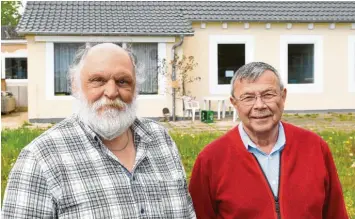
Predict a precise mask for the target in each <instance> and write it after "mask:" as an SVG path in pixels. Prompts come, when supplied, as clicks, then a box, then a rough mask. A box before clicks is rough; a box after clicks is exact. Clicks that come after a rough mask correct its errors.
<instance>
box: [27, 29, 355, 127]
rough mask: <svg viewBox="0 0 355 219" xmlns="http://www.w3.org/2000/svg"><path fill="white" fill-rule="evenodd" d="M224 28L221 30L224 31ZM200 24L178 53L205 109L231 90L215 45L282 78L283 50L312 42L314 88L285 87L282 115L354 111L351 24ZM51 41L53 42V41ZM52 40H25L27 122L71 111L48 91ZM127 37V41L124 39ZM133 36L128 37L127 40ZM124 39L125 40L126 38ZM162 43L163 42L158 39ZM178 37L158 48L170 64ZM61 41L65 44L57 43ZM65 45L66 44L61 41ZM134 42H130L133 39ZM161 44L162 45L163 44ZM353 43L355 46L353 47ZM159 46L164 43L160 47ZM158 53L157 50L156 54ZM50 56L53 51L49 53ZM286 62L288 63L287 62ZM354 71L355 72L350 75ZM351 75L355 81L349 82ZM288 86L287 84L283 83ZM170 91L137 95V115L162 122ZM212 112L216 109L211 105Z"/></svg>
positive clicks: (65, 98) (68, 103) (66, 99)
mask: <svg viewBox="0 0 355 219" xmlns="http://www.w3.org/2000/svg"><path fill="white" fill-rule="evenodd" d="M223 25H224V26H223ZM201 27H202V25H201V23H193V28H194V30H195V33H194V36H190V37H185V39H184V43H183V44H182V47H181V48H179V49H178V52H179V53H180V54H182V52H183V54H184V55H186V56H194V57H195V61H196V62H197V63H198V66H197V67H196V68H195V70H194V71H193V72H192V76H200V77H201V78H202V79H201V81H196V82H193V83H191V84H189V85H188V89H189V90H190V91H191V92H192V95H193V96H195V97H196V99H197V100H199V101H200V105H201V107H202V106H203V97H205V96H211V95H222V96H226V97H228V96H229V93H230V85H225V86H222V87H220V86H219V85H218V84H217V83H216V82H215V81H213V80H214V78H215V77H214V76H213V74H217V73H216V66H214V64H213V63H216V60H215V59H216V55H215V54H214V52H215V51H214V50H213V48H214V47H215V46H216V43H217V44H218V43H219V42H237V43H246V44H247V46H246V59H247V60H246V61H247V62H250V61H263V62H267V63H269V64H271V65H273V66H274V67H276V68H277V69H278V70H279V71H280V74H281V77H282V78H284V76H285V72H284V71H285V66H287V63H285V62H286V61H285V56H287V51H285V46H287V44H288V43H293V42H298V43H314V45H315V51H316V52H315V60H316V61H315V84H314V85H310V86H308V87H307V86H306V87H302V86H294V85H289V84H287V83H286V84H285V86H286V88H288V97H287V102H286V110H300V111H303V110H354V109H355V92H354V91H352V88H351V87H352V83H350V82H349V80H355V70H354V69H355V67H354V68H352V67H351V66H352V65H355V64H354V63H352V58H349V55H351V57H355V55H354V56H352V53H353V52H354V53H355V49H352V47H354V48H355V40H352V39H353V38H355V37H354V36H355V30H354V29H351V24H335V28H333V26H331V24H328V23H325V24H317V23H315V24H313V26H312V25H310V24H292V25H290V24H286V23H271V24H268V25H267V24H265V23H250V24H245V23H236V22H235V23H234V22H228V23H227V24H223V23H220V22H214V23H212V22H210V23H206V26H205V28H201ZM54 38H55V37H54ZM54 38H53V37H52V38H51V37H49V36H48V37H47V38H46V37H42V38H40V37H39V38H38V37H37V38H36V37H34V36H27V41H28V46H27V49H28V54H29V58H28V71H29V78H28V82H29V85H28V96H29V119H32V120H33V119H35V120H36V119H55V118H64V117H67V116H69V115H70V114H71V113H72V112H73V110H75V106H74V105H73V104H74V101H73V98H72V97H70V96H54V95H53V94H51V93H50V92H51V90H50V89H48V87H50V86H51V85H50V84H51V83H52V81H53V79H51V77H52V78H53V75H52V74H53V73H50V72H51V71H53V70H51V68H53V66H51V65H52V64H51V62H52V61H50V60H49V59H48V57H50V56H51V55H50V54H51V52H52V51H50V50H51V48H52V47H51V44H53V42H55V41H56V39H54ZM128 38H129V37H128ZM133 38H134V37H132V38H130V39H131V41H132V39H133ZM72 39H74V41H80V40H82V41H84V40H85V39H84V38H80V37H79V38H75V37H74V38H72ZM144 39H148V41H157V42H158V41H159V39H158V38H154V37H145V38H144V37H141V38H140V40H144ZM126 40H127V39H126ZM160 40H161V39H160ZM178 40H179V38H176V39H175V38H174V39H173V40H171V38H170V40H166V39H163V40H162V41H161V44H162V45H163V47H162V48H163V49H164V51H165V52H164V56H165V58H166V59H168V60H170V57H171V49H172V46H173V45H174V44H175V43H177V41H178ZM61 41H63V39H61ZM64 41H70V40H69V39H65V40H64ZM133 41H134V40H133ZM163 41H164V42H163ZM353 41H354V42H353ZM162 42H163V43H162ZM160 52H161V51H160ZM52 53H53V52H52ZM286 60H287V59H286ZM351 69H352V70H351ZM352 71H354V72H352ZM352 74H354V77H353V78H352ZM285 82H287V81H285ZM162 85H163V87H165V88H166V86H168V85H167V84H166V83H163V82H162V81H160V82H159V86H160V88H159V90H160V91H159V94H158V95H140V96H139V97H138V98H137V100H138V116H140V117H162V116H163V115H162V109H163V108H164V107H167V108H169V110H170V112H171V111H172V98H171V95H169V94H166V93H165V92H163V91H162V90H165V88H164V89H161V86H162ZM354 85H355V82H354ZM176 106H177V109H176V112H177V115H178V116H181V115H182V104H181V101H180V100H177V104H176ZM212 107H213V109H216V104H215V103H214V104H213V105H212Z"/></svg>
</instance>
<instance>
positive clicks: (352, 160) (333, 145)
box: [1, 115, 355, 219]
mask: <svg viewBox="0 0 355 219" xmlns="http://www.w3.org/2000/svg"><path fill="white" fill-rule="evenodd" d="M348 116H352V115H348ZM305 117H310V118H312V117H316V116H315V115H310V116H305ZM42 132H43V129H29V128H27V127H26V126H22V127H21V128H19V129H12V130H9V129H5V130H3V131H2V135H1V140H2V147H1V150H2V153H1V165H2V172H1V192H2V193H1V200H2V198H3V193H4V190H5V187H6V183H7V177H8V174H9V171H10V170H11V167H12V165H13V164H14V162H15V161H16V158H17V156H18V154H19V152H20V150H21V149H22V147H23V146H25V145H27V144H28V143H29V142H31V141H32V140H33V139H34V138H35V137H37V136H38V135H40V134H41V133H42ZM187 132H188V131H187ZM222 134H223V133H222V132H211V133H207V132H203V133H193V134H191V132H188V133H186V132H179V131H173V132H171V136H172V138H173V139H174V140H175V142H176V144H177V146H178V148H179V151H180V154H181V158H182V161H183V164H184V167H185V170H186V175H187V178H188V180H189V179H190V175H191V170H192V167H193V164H194V162H195V159H196V157H197V155H198V153H199V152H200V151H201V150H202V149H203V147H204V146H205V145H206V144H208V143H210V142H211V141H213V140H214V139H216V138H218V137H219V136H221V135H222ZM318 134H319V135H320V136H322V138H323V139H324V140H325V141H327V142H328V144H329V146H330V149H331V151H332V154H333V157H334V160H335V164H336V166H337V170H338V174H339V177H340V181H341V183H342V187H343V192H344V197H345V201H346V207H347V210H348V213H349V215H350V218H352V219H355V181H354V180H353V179H355V131H332V130H324V131H321V132H318Z"/></svg>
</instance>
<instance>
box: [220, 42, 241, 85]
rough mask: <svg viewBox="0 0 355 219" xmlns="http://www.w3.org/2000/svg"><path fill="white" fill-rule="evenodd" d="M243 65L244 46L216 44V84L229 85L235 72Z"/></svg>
mask: <svg viewBox="0 0 355 219" xmlns="http://www.w3.org/2000/svg"><path fill="white" fill-rule="evenodd" d="M244 64H245V44H218V84H228V85H229V84H230V82H231V79H232V77H233V75H234V73H235V71H236V70H238V69H239V68H240V67H241V66H243V65H244Z"/></svg>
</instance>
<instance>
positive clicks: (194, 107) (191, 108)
mask: <svg viewBox="0 0 355 219" xmlns="http://www.w3.org/2000/svg"><path fill="white" fill-rule="evenodd" d="M182 100H183V102H184V106H185V109H184V116H185V115H186V113H187V116H189V115H190V114H191V117H192V121H193V122H194V121H195V114H196V111H198V112H199V115H200V113H201V112H200V103H199V102H198V101H197V100H194V99H192V97H189V96H183V97H182Z"/></svg>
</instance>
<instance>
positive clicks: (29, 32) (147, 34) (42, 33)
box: [17, 30, 194, 36]
mask: <svg viewBox="0 0 355 219" xmlns="http://www.w3.org/2000/svg"><path fill="white" fill-rule="evenodd" d="M17 33H18V34H20V35H57V36H63V35H66V36H68V35H70V36H181V35H184V36H193V35H194V33H193V32H192V33H137V32H111V33H92V32H81V33H74V32H54V31H21V30H19V31H18V32H17Z"/></svg>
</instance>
